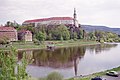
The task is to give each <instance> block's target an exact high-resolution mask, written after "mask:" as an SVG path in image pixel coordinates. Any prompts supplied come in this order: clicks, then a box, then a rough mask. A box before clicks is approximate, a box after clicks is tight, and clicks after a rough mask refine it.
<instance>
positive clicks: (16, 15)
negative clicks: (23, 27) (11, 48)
mask: <svg viewBox="0 0 120 80" xmlns="http://www.w3.org/2000/svg"><path fill="white" fill-rule="evenodd" d="M74 7H76V9H77V15H78V20H79V22H80V23H81V24H96V25H108V26H112V27H119V26H120V24H119V19H120V16H119V14H120V1H119V0H1V1H0V24H1V23H5V22H6V21H8V20H16V21H17V22H19V23H22V22H23V21H24V20H27V19H35V18H43V17H52V16H71V17H72V15H73V8H74Z"/></svg>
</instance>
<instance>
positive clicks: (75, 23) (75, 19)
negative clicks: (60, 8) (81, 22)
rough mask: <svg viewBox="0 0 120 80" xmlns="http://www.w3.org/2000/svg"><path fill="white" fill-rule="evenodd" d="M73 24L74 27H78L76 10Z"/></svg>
mask: <svg viewBox="0 0 120 80" xmlns="http://www.w3.org/2000/svg"><path fill="white" fill-rule="evenodd" d="M73 18H74V19H73V22H74V26H75V27H78V22H77V14H76V9H75V8H74V14H73Z"/></svg>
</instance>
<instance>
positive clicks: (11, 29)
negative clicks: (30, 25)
mask: <svg viewBox="0 0 120 80" xmlns="http://www.w3.org/2000/svg"><path fill="white" fill-rule="evenodd" d="M0 31H16V29H15V28H13V27H7V26H4V27H3V26H2V27H0Z"/></svg>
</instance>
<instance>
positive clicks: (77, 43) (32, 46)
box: [0, 40, 97, 50]
mask: <svg viewBox="0 0 120 80" xmlns="http://www.w3.org/2000/svg"><path fill="white" fill-rule="evenodd" d="M48 42H53V43H54V45H55V47H56V48H61V47H73V46H82V45H94V44H97V42H95V41H85V40H77V41H74V40H68V41H45V42H44V43H43V44H40V45H35V44H34V43H33V42H12V44H11V45H12V46H14V47H15V48H17V49H19V50H21V49H27V50H29V49H44V48H46V45H47V43H48ZM9 49H10V45H7V47H2V48H0V50H9Z"/></svg>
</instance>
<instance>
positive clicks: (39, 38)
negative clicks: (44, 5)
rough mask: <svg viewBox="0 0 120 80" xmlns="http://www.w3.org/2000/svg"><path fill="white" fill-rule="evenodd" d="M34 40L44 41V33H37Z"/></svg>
mask: <svg viewBox="0 0 120 80" xmlns="http://www.w3.org/2000/svg"><path fill="white" fill-rule="evenodd" d="M36 39H37V40H39V41H44V40H45V39H46V35H45V33H43V32H41V31H39V32H38V33H36Z"/></svg>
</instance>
